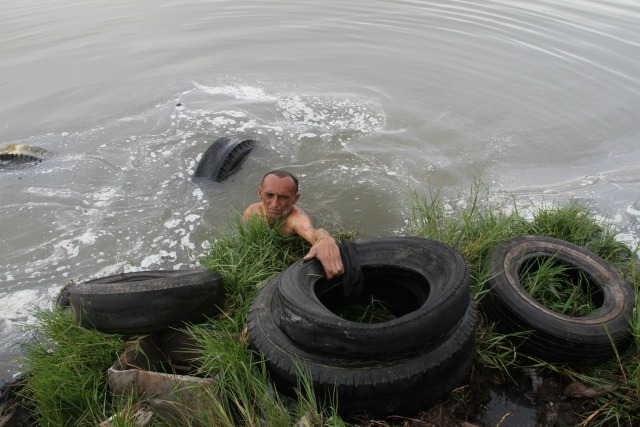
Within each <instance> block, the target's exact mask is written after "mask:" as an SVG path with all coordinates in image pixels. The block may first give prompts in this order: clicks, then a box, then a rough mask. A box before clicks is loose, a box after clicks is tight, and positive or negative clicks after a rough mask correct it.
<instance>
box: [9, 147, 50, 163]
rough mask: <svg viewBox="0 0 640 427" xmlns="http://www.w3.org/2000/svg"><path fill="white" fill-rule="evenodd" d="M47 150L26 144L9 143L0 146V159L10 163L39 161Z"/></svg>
mask: <svg viewBox="0 0 640 427" xmlns="http://www.w3.org/2000/svg"><path fill="white" fill-rule="evenodd" d="M46 155H47V150H45V149H44V148H40V147H34V146H32V145H27V144H10V145H5V146H4V147H0V161H3V162H8V163H11V164H24V163H40V162H41V161H42V160H43V159H44V158H45V156H46Z"/></svg>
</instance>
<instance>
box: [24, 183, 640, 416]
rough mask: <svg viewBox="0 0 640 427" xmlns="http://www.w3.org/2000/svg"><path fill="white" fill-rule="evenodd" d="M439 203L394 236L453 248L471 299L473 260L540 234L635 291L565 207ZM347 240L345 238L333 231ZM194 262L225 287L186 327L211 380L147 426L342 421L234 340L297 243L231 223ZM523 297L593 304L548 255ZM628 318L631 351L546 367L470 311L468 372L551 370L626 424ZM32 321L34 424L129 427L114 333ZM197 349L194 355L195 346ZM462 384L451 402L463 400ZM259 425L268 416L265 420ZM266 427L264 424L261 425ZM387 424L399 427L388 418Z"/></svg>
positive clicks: (608, 229)
mask: <svg viewBox="0 0 640 427" xmlns="http://www.w3.org/2000/svg"><path fill="white" fill-rule="evenodd" d="M455 199H456V201H455V202H450V201H448V200H447V199H446V198H445V197H444V196H443V195H442V194H441V193H439V192H435V193H433V194H429V195H425V196H417V195H416V197H415V199H414V201H413V203H412V212H411V216H410V218H409V224H408V227H407V230H406V233H405V234H406V235H415V236H421V237H425V238H431V239H436V240H440V241H443V242H445V243H448V244H450V245H451V246H453V247H454V248H456V249H457V250H458V251H459V252H460V253H461V254H462V255H463V256H464V257H465V259H466V260H467V263H468V265H469V270H470V275H471V284H472V290H473V294H474V296H475V298H476V299H477V300H478V301H481V300H482V298H483V296H484V294H485V293H486V292H487V289H486V283H487V279H488V277H487V272H486V271H485V269H484V267H483V261H484V260H485V258H486V257H487V255H488V254H489V252H490V250H491V249H492V248H493V246H495V245H496V244H498V243H499V242H501V241H503V240H506V239H509V238H511V237H516V236H525V235H544V236H550V237H556V238H560V239H564V240H568V241H570V242H573V243H575V244H577V245H579V246H583V247H586V248H587V249H589V250H591V251H593V252H595V253H597V254H598V255H600V256H601V257H602V258H604V259H605V260H607V261H608V262H609V263H611V265H612V266H614V267H615V268H617V269H618V270H619V271H620V272H621V274H622V275H623V276H624V277H625V278H626V280H627V281H628V282H629V283H630V284H632V286H633V287H634V289H635V290H636V292H637V291H638V286H639V284H640V273H639V268H638V263H637V253H634V252H632V251H631V250H630V249H629V248H628V247H627V246H625V245H624V244H621V243H619V242H617V241H616V239H615V237H616V230H615V228H614V227H612V226H611V224H608V223H602V222H600V221H599V220H596V219H595V218H596V216H595V215H594V214H593V213H592V212H590V210H589V209H588V208H587V207H585V206H583V205H581V204H580V203H578V202H576V201H569V202H567V203H566V204H564V205H558V206H554V207H552V208H547V209H542V208H540V209H535V208H533V209H531V207H530V206H529V207H528V210H527V211H526V212H525V211H523V210H522V209H520V208H519V206H516V204H515V201H513V203H512V206H503V205H495V204H493V203H491V198H490V195H489V192H488V190H487V189H486V188H485V187H484V186H483V185H481V184H479V183H478V184H476V185H475V186H474V187H473V188H472V189H471V191H470V192H469V194H466V195H459V196H457V197H456V198H455ZM336 236H337V237H338V238H339V239H340V238H352V237H353V235H352V234H349V233H336ZM210 243H211V248H210V249H209V250H208V251H207V254H206V255H205V256H204V257H203V258H202V259H201V264H202V266H203V267H204V268H208V269H212V270H215V271H216V272H218V273H219V274H220V275H221V276H222V277H223V280H224V283H225V286H226V288H227V293H228V297H227V302H226V306H225V308H224V313H223V314H222V315H220V316H218V317H217V318H215V319H210V321H209V322H206V323H205V324H202V325H195V326H193V327H191V328H190V329H189V332H190V333H191V334H192V335H193V336H194V338H195V339H196V340H197V342H198V343H199V354H201V356H200V359H199V364H198V366H199V375H201V376H211V377H215V378H216V379H217V384H216V385H215V386H213V387H207V388H203V389H202V390H199V391H198V393H199V397H200V398H199V403H198V404H196V405H187V404H186V403H185V402H183V404H184V407H183V411H182V412H183V419H182V420H180V422H176V421H171V420H169V419H154V421H153V423H152V424H151V425H154V426H155V425H157V426H164V425H187V426H229V427H230V426H264V425H282V426H290V425H296V424H298V425H308V426H336V427H343V426H348V425H349V424H348V423H346V422H345V421H343V420H342V419H341V418H340V417H339V416H338V415H337V410H336V406H335V403H336V402H335V401H333V402H329V403H328V404H323V403H322V402H319V400H318V399H317V398H316V396H315V395H314V393H313V387H312V386H311V380H310V379H309V376H308V375H305V368H304V365H301V366H299V372H300V382H299V385H298V390H297V395H296V398H295V399H292V400H291V399H289V398H286V397H281V396H280V395H278V394H277V393H275V392H274V390H273V388H272V387H271V386H270V385H269V381H268V373H267V370H266V368H265V364H264V361H263V360H261V358H260V357H259V356H258V355H256V354H254V353H253V352H251V351H250V350H249V349H248V348H247V345H246V343H245V342H244V340H243V336H244V335H243V330H244V328H245V326H246V316H247V311H248V308H249V306H250V304H251V301H252V300H253V297H254V296H255V293H256V292H257V290H258V289H259V287H260V286H261V285H263V284H264V283H265V282H267V281H268V280H270V279H272V278H273V277H274V276H275V275H277V274H278V273H279V272H281V271H282V270H284V269H285V268H286V267H287V266H289V265H290V264H291V263H293V262H295V261H297V260H298V259H300V257H302V256H303V255H304V254H305V253H306V252H307V251H308V249H309V245H308V244H307V243H306V242H304V241H303V240H302V239H300V238H299V237H295V236H284V235H282V233H280V232H279V231H278V228H277V227H275V228H274V229H272V228H268V227H267V226H265V225H264V224H263V223H262V222H261V221H257V220H250V221H248V222H246V223H243V222H241V221H239V220H238V221H237V222H235V223H233V224H231V225H230V226H229V228H228V229H226V230H222V231H221V232H219V235H218V236H216V237H215V238H212V240H211V242H210ZM520 278H521V281H522V282H523V283H524V285H525V286H526V288H527V290H528V292H529V293H530V294H531V295H532V296H533V297H534V298H535V299H536V300H538V301H539V302H540V303H541V304H543V305H546V306H548V307H549V308H551V309H553V310H556V311H558V312H561V313H565V314H569V315H580V316H583V315H585V314H588V313H589V312H590V311H592V310H593V309H594V308H595V307H596V306H597V299H598V298H597V297H598V296H597V293H596V294H595V295H592V293H593V292H592V290H591V288H590V286H588V283H587V282H588V280H587V279H586V278H584V277H581V276H580V274H577V273H576V272H575V271H573V270H572V269H571V268H570V267H568V266H566V265H563V264H562V263H558V262H557V261H556V260H554V259H553V258H546V259H540V260H538V261H536V262H535V263H533V262H532V263H529V264H526V265H525V267H524V268H523V269H521V271H520ZM636 299H637V300H636V310H635V311H634V317H633V318H632V319H630V324H631V330H632V332H633V334H634V337H635V341H636V345H635V346H632V347H631V348H630V349H628V350H627V351H626V352H625V353H624V354H619V355H618V357H617V358H614V359H613V360H610V361H607V362H605V363H602V364H599V365H596V366H589V367H581V366H570V365H553V364H548V363H545V362H544V361H541V360H536V359H533V358H530V357H526V356H524V355H522V354H520V353H519V351H518V349H517V347H515V346H514V345H513V344H512V343H511V341H510V340H509V336H506V335H504V334H500V333H498V332H496V330H495V325H494V324H493V323H491V322H489V321H488V320H487V319H485V318H484V316H482V315H480V316H479V327H478V332H477V342H478V345H477V350H476V361H475V366H476V369H487V370H490V371H492V372H497V373H498V375H502V376H503V377H504V378H512V379H513V381H515V379H517V378H521V377H522V375H518V372H519V371H520V372H521V371H522V369H523V368H529V369H530V368H533V369H536V370H537V371H539V372H542V373H552V374H554V375H556V376H558V377H559V378H561V379H562V382H563V383H565V384H566V383H568V382H570V381H579V382H581V383H584V384H585V385H587V386H589V387H594V388H596V387H603V386H611V385H615V389H614V390H613V391H609V392H608V393H607V394H604V395H602V396H599V397H595V398H592V399H590V400H588V401H586V403H585V405H586V406H585V408H586V409H585V413H584V414H583V419H584V425H588V426H610V425H621V426H632V425H634V422H635V420H637V419H639V418H640V351H639V349H640V310H638V307H639V305H638V303H639V302H640V300H638V296H637V293H636ZM36 314H37V316H38V319H39V322H38V324H37V325H36V328H35V329H34V339H33V340H32V341H30V342H29V343H27V344H25V345H24V346H23V352H24V354H25V370H26V371H28V372H29V376H28V384H27V388H26V389H25V392H24V397H25V398H26V400H27V402H28V403H29V404H30V405H32V407H33V410H34V415H35V417H36V418H37V419H38V420H39V421H40V422H41V423H42V425H52V426H72V425H73V426H75V425H78V426H80V425H97V424H98V423H99V422H100V421H102V420H105V419H106V418H108V417H109V416H112V415H114V414H120V415H117V416H116V419H115V421H114V424H113V425H118V426H132V425H134V421H133V419H132V417H130V416H127V415H125V414H124V412H123V411H124V409H126V408H129V407H132V406H135V405H136V404H138V403H139V402H140V397H138V396H135V395H130V396H125V397H124V398H114V397H113V396H111V394H110V393H109V392H108V389H107V385H106V369H107V368H108V367H109V366H111V365H112V364H113V362H114V361H115V360H116V358H117V357H118V356H119V355H120V354H121V352H122V351H123V348H124V342H123V340H122V338H120V337H117V336H113V335H106V334H101V333H99V332H96V331H89V330H86V329H83V328H81V327H80V326H79V325H78V324H77V322H76V320H75V318H74V317H73V316H71V315H70V314H69V313H68V312H65V311H61V310H58V309H56V310H41V311H38V312H36ZM339 314H340V315H341V316H343V317H345V318H348V319H351V320H354V321H359V322H381V321H385V320H389V319H391V318H393V314H392V313H390V311H389V310H388V309H386V308H384V305H383V304H381V303H380V301H378V300H376V299H375V298H373V299H371V300H367V301H359V302H358V303H354V304H347V305H346V306H345V307H342V311H340V312H339ZM200 350H201V351H200ZM465 390H466V388H465V387H464V385H463V386H462V387H460V389H459V390H457V391H456V392H454V395H453V397H452V399H453V400H454V401H456V402H457V401H460V400H464V398H465V397H464V396H465V393H466V391H465ZM267 420H268V421H267ZM265 423H267V424H265ZM359 425H361V426H389V425H393V424H391V421H389V422H385V421H375V420H369V421H363V422H362V423H360V424H359ZM395 425H398V426H400V425H403V421H399V422H398V423H397V424H395Z"/></svg>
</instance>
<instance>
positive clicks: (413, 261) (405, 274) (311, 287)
mask: <svg viewBox="0 0 640 427" xmlns="http://www.w3.org/2000/svg"><path fill="white" fill-rule="evenodd" d="M355 248H356V252H357V256H358V261H359V264H360V267H361V268H362V271H363V275H364V277H365V289H366V290H367V292H366V294H365V295H359V296H356V298H358V299H362V297H363V296H364V298H365V299H368V300H371V298H374V299H376V300H378V301H384V303H385V304H386V305H387V306H388V307H389V308H390V309H391V311H392V312H393V314H394V315H395V317H396V318H395V319H393V320H389V321H386V322H381V323H371V324H370V323H361V322H354V321H348V320H345V319H344V318H343V317H341V316H339V315H338V314H335V311H336V310H335V307H336V306H338V305H344V304H345V298H344V297H343V295H342V286H341V285H342V283H341V282H340V281H333V282H331V283H328V282H327V281H326V280H325V278H324V275H323V270H322V267H321V266H320V264H319V263H312V262H306V261H299V262H297V263H296V264H293V265H292V266H291V267H289V268H288V269H287V270H285V271H284V273H283V274H282V275H281V276H280V280H279V293H280V298H281V300H282V313H283V316H282V319H281V321H280V322H281V325H282V329H283V330H284V332H285V333H286V334H287V335H288V336H289V337H290V338H291V339H292V340H294V341H296V342H297V343H298V344H299V345H301V346H303V347H306V348H309V349H311V350H315V351H320V352H324V353H329V354H332V355H338V356H344V357H359V356H362V355H365V356H382V355H391V354H395V353H402V352H405V351H408V350H411V349H413V348H415V347H419V346H421V345H423V344H428V343H430V342H435V341H437V340H438V339H440V337H441V336H442V335H444V334H446V333H448V332H449V330H450V329H451V328H452V327H453V326H454V325H455V324H457V323H458V321H459V320H460V318H461V317H462V316H463V315H464V313H465V311H466V309H467V306H468V305H469V299H470V295H471V292H470V287H469V271H468V269H467V264H466V262H465V260H464V259H463V258H462V256H461V255H460V254H459V253H458V252H456V251H455V250H454V249H453V248H452V247H450V246H448V245H445V244H444V243H441V242H438V241H435V240H427V239H421V238H416V237H413V238H412V237H404V238H395V239H380V240H371V241H363V242H358V243H357V244H356V247H355ZM348 301H349V300H348V299H347V301H346V302H347V303H348ZM332 309H333V311H332Z"/></svg>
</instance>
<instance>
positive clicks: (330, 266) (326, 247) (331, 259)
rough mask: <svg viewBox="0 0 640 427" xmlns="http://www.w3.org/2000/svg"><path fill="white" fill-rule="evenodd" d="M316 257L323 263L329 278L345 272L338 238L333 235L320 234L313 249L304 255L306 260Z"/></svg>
mask: <svg viewBox="0 0 640 427" xmlns="http://www.w3.org/2000/svg"><path fill="white" fill-rule="evenodd" d="M311 258H316V259H317V260H318V261H320V263H321V264H322V268H324V272H325V273H326V275H327V279H333V278H334V277H337V276H340V275H341V274H342V273H344V266H343V265H342V257H341V256H340V248H338V244H337V243H336V240H335V239H334V238H333V237H331V236H324V235H323V236H320V238H319V239H318V240H316V242H315V244H314V245H313V246H312V247H311V250H310V251H309V252H308V253H307V254H306V255H305V256H304V259H305V260H309V259H311Z"/></svg>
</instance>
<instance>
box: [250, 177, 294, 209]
mask: <svg viewBox="0 0 640 427" xmlns="http://www.w3.org/2000/svg"><path fill="white" fill-rule="evenodd" d="M258 196H259V197H260V200H262V206H263V207H264V213H265V215H266V216H267V217H268V218H273V219H280V218H282V217H285V216H287V215H288V214H289V212H291V209H292V207H293V205H295V204H296V202H297V201H298V199H299V198H300V194H296V185H295V183H294V182H293V179H291V178H290V177H288V176H285V177H283V178H280V177H278V176H276V175H267V176H266V177H265V178H264V180H263V181H262V185H261V186H260V187H259V188H258Z"/></svg>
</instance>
